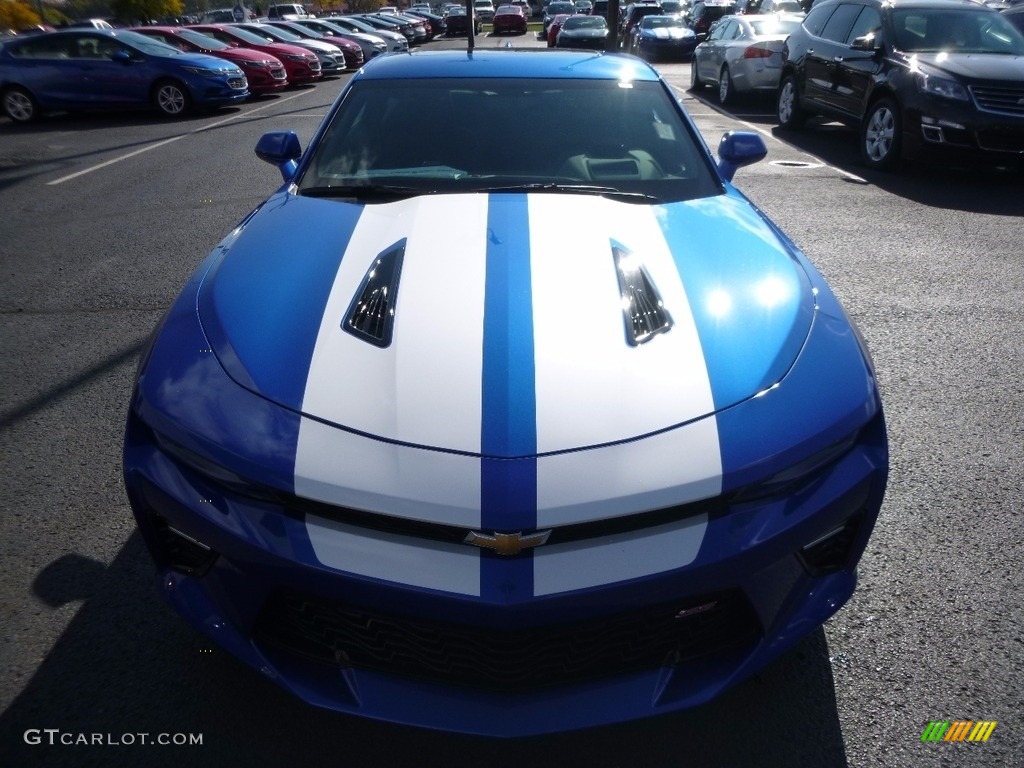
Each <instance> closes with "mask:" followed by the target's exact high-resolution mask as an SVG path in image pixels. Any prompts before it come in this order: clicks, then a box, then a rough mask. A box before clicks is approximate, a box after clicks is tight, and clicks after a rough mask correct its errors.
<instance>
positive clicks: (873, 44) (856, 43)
mask: <svg viewBox="0 0 1024 768" xmlns="http://www.w3.org/2000/svg"><path fill="white" fill-rule="evenodd" d="M850 47H851V48H852V49H853V50H855V51H867V52H869V53H874V52H875V51H878V50H881V48H882V41H881V40H880V39H879V38H878V35H876V34H875V33H874V32H868V33H867V34H866V35H861V36H860V37H855V38H854V39H853V42H851V43H850Z"/></svg>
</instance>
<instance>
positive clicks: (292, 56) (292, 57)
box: [284, 53, 306, 61]
mask: <svg viewBox="0 0 1024 768" xmlns="http://www.w3.org/2000/svg"><path fill="white" fill-rule="evenodd" d="M284 57H285V58H286V59H290V60H291V61H305V60H306V57H305V56H304V55H303V54H301V53H286V54H285V55H284Z"/></svg>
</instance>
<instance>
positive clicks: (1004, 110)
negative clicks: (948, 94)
mask: <svg viewBox="0 0 1024 768" xmlns="http://www.w3.org/2000/svg"><path fill="white" fill-rule="evenodd" d="M970 90H971V94H973V96H974V100H975V101H976V102H977V104H978V109H980V110H982V111H984V112H998V113H999V114H1003V115H1019V116H1024V87H1021V86H1004V87H1002V88H1000V87H996V86H981V85H972V86H971V88H970Z"/></svg>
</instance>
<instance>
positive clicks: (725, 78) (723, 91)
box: [718, 64, 736, 104]
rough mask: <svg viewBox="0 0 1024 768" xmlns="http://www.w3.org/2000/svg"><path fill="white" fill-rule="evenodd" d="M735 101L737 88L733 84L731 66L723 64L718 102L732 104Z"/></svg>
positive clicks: (719, 76) (719, 79) (719, 75)
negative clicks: (730, 72)
mask: <svg viewBox="0 0 1024 768" xmlns="http://www.w3.org/2000/svg"><path fill="white" fill-rule="evenodd" d="M734 101H736V89H735V88H733V85H732V77H731V76H730V75H729V67H727V66H725V65H724V64H723V65H722V71H721V72H720V73H719V74H718V103H719V104H732V103H733V102H734Z"/></svg>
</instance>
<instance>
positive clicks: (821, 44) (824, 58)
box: [803, 3, 863, 111]
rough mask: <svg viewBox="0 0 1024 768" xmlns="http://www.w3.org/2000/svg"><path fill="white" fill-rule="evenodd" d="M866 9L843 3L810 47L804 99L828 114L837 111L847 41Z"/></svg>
mask: <svg viewBox="0 0 1024 768" xmlns="http://www.w3.org/2000/svg"><path fill="white" fill-rule="evenodd" d="M862 7H863V6H861V5H860V4H856V3H843V4H841V5H839V6H838V7H837V8H836V9H835V11H834V12H833V13H832V15H831V16H829V18H828V21H826V22H825V25H824V27H822V29H821V32H820V33H819V34H818V35H816V36H815V37H814V38H813V39H812V40H811V41H810V43H809V44H808V47H807V51H806V54H805V58H804V73H805V80H804V93H803V98H804V99H805V100H807V101H809V102H813V103H814V104H816V105H817V106H819V107H823V108H825V109H826V110H829V111H831V110H835V109H837V107H838V102H839V99H838V97H837V95H836V88H837V79H838V70H839V62H840V61H842V60H843V57H844V55H845V54H846V53H847V46H846V37H847V35H848V34H849V32H850V29H851V28H852V27H853V22H854V20H855V19H856V18H857V16H858V15H859V14H860V12H861V9H862Z"/></svg>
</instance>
